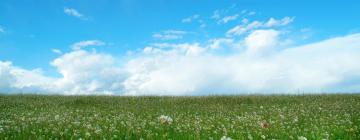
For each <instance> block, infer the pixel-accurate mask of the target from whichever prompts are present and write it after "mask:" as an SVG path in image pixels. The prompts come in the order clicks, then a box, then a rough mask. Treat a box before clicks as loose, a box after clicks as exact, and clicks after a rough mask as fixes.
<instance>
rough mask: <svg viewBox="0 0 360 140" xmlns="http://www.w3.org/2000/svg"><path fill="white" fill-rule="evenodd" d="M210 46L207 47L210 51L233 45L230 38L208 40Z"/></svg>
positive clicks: (232, 40)
mask: <svg viewBox="0 0 360 140" xmlns="http://www.w3.org/2000/svg"><path fill="white" fill-rule="evenodd" d="M209 42H210V45H209V46H208V47H209V48H210V49H220V48H222V47H223V46H232V45H233V43H234V39H231V38H216V39H210V40H209Z"/></svg>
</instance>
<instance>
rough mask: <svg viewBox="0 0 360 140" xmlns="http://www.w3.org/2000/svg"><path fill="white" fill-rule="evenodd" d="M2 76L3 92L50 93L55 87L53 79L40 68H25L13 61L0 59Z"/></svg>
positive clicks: (0, 81)
mask: <svg viewBox="0 0 360 140" xmlns="http://www.w3.org/2000/svg"><path fill="white" fill-rule="evenodd" d="M0 77H1V78H0V92H3V93H22V92H26V93H29V92H32V93H39V92H42V93H48V92H51V89H53V87H52V85H51V81H53V79H52V78H49V77H45V76H43V73H42V72H41V70H40V69H35V70H25V69H22V68H19V67H15V66H13V65H12V63H11V62H3V61H0Z"/></svg>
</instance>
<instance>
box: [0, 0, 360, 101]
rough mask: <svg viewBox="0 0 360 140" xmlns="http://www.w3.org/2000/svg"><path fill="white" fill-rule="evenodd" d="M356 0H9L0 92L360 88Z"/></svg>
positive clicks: (1, 33) (1, 18) (1, 25)
mask: <svg viewBox="0 0 360 140" xmlns="http://www.w3.org/2000/svg"><path fill="white" fill-rule="evenodd" d="M359 7H360V2H359V1H356V0H343V1H336V0H327V1H322V0H320V1H310V0H302V1H285V0H273V1H264V0H222V1H216V0H215V1H205V0H182V1H175V0H152V1H145V0H102V1H95V0H92V1H89V0H77V1H72V0H52V1H49V0H37V1H30V0H17V1H13V0H2V1H1V2H0V92H1V93H7V94H15V93H39V94H64V95H88V94H99V95H134V96H137V95H214V94H221V95H223V94H254V93H256V94H258V93H261V94H271V93H288V94H298V93H304V92H306V93H337V92H346V93H355V92H360V14H359V13H360V8H359Z"/></svg>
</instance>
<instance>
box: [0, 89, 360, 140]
mask: <svg viewBox="0 0 360 140" xmlns="http://www.w3.org/2000/svg"><path fill="white" fill-rule="evenodd" d="M162 115H163V116H162ZM221 138H222V139H226V138H231V139H296V140H297V139H316V140H318V139H336V140H337V139H354V140H355V139H360V95H355V94H353V95H305V96H286V95H282V96H280V95H279V96H209V97H121V96H35V95H13V96H11V95H9V96H6V95H3V96H0V139H76V140H78V139H107V140H109V139H137V140H139V139H144V140H148V139H150V140H151V139H172V140H180V139H214V140H220V139H221Z"/></svg>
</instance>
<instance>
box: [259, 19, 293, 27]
mask: <svg viewBox="0 0 360 140" xmlns="http://www.w3.org/2000/svg"><path fill="white" fill-rule="evenodd" d="M294 19H295V18H294V17H284V18H283V19H280V20H277V19H275V18H270V19H269V20H268V21H267V22H266V23H265V26H267V27H274V26H285V25H288V24H290V23H291V22H293V21H294Z"/></svg>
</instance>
